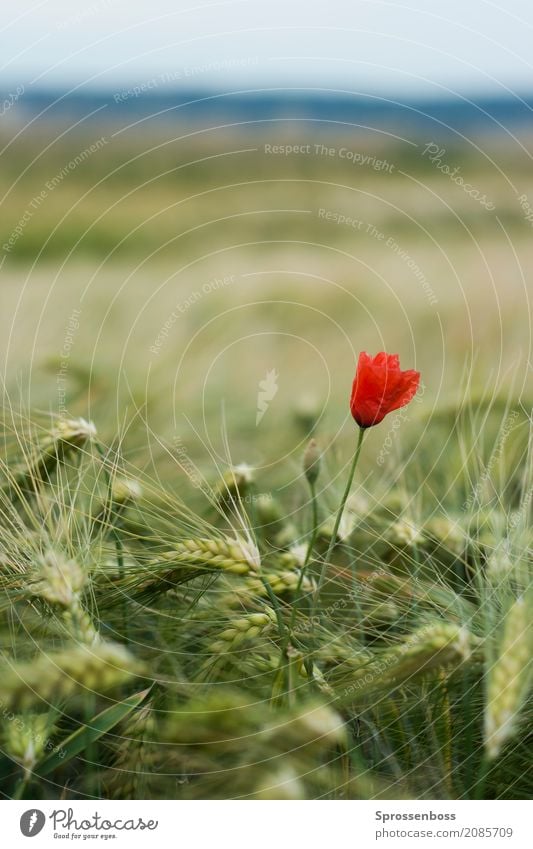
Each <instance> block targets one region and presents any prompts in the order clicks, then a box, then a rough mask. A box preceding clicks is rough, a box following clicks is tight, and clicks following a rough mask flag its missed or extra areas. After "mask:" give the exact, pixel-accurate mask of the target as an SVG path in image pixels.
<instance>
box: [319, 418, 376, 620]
mask: <svg viewBox="0 0 533 849" xmlns="http://www.w3.org/2000/svg"><path fill="white" fill-rule="evenodd" d="M364 436H365V429H364V428H362V427H361V428H359V436H358V439H357V447H356V449H355V453H354V455H353V460H352V465H351V467H350V473H349V475H348V481H347V483H346V488H345V490H344V494H343V496H342V499H341V503H340V504H339V509H338V511H337V516H336V518H335V524H334V526H333V533H332V534H331V539H330V541H329V545H328V550H327V552H326V556H325V558H324V563H323V564H322V569H321V571H320V575H319V578H318V584H317V588H316V591H315V596H314V600H313V616H314V615H315V613H316V609H317V607H318V603H319V601H320V593H321V591H322V587H323V585H324V581H325V580H326V572H327V570H328V566H329V561H330V558H331V554H332V552H333V549H334V548H335V544H336V542H337V533H338V531H339V527H340V523H341V519H342V516H343V513H344V508H345V507H346V502H347V500H348V496H349V494H350V490H351V488H352V483H353V479H354V475H355V470H356V469H357V464H358V462H359V455H360V454H361V447H362V445H363V439H364Z"/></svg>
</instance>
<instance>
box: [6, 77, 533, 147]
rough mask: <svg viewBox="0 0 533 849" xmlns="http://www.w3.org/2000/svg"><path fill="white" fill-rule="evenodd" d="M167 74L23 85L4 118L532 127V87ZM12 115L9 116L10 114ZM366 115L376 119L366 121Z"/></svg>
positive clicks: (416, 127)
mask: <svg viewBox="0 0 533 849" xmlns="http://www.w3.org/2000/svg"><path fill="white" fill-rule="evenodd" d="M164 77H165V75H164V74H162V75H160V76H159V77H154V78H153V79H151V80H148V81H145V82H144V83H140V84H138V85H132V86H131V87H129V88H126V87H120V88H118V89H112V88H109V89H105V90H104V89H93V90H84V91H72V90H68V89H66V88H59V87H54V88H52V87H50V88H45V87H42V88H32V89H26V88H25V87H24V86H23V85H20V86H18V87H17V88H16V89H14V90H13V89H12V90H11V91H10V90H9V89H4V90H3V93H0V107H1V108H0V112H1V114H2V116H3V118H4V121H5V123H8V122H9V120H10V121H11V122H16V123H21V120H22V121H24V120H26V118H27V117H28V116H32V117H36V116H38V117H43V118H44V119H48V120H50V119H52V120H53V119H54V118H62V119H64V118H65V117H66V116H69V115H72V116H84V117H85V118H86V120H90V119H94V120H98V121H107V120H109V121H112V122H113V123H116V122H117V121H118V122H120V121H121V117H123V118H124V119H125V120H131V118H132V117H135V118H138V119H144V120H151V121H159V122H161V121H165V120H166V121H180V122H183V123H196V122H198V121H201V120H203V119H205V118H217V119H223V120H234V121H239V122H243V123H244V124H249V125H253V124H254V123H259V124H260V123H262V122H263V121H275V120H280V121H286V122H287V124H290V123H291V121H292V122H302V123H306V122H310V123H313V122H323V124H324V129H327V126H328V124H333V125H338V124H341V125H342V124H344V125H348V126H350V125H351V126H352V127H353V128H355V129H357V128H358V127H359V129H361V130H372V129H374V127H383V126H402V125H406V124H407V125H408V126H409V128H410V129H411V130H413V129H414V130H418V131H423V130H428V129H429V128H433V129H435V128H436V127H438V130H439V132H452V133H458V132H459V133H460V132H462V131H463V130H476V131H478V132H486V131H490V132H496V133H498V132H505V131H506V130H508V129H510V128H513V127H517V126H521V127H523V126H524V125H526V127H527V125H531V126H532V127H533V87H532V90H531V93H529V94H527V95H524V96H522V95H518V94H516V93H512V94H508V95H500V94H498V95H496V94H495V95H473V96H472V97H468V96H466V95H464V94H457V95H452V96H439V97H434V98H428V97H427V96H426V97H419V96H416V95H414V96H408V97H401V98H399V97H398V96H397V95H395V96H391V97H386V96H385V95H383V94H370V93H361V92H354V93H351V92H349V91H347V90H342V89H332V88H317V87H311V86H309V87H302V86H290V87H280V86H269V87H263V88H253V89H249V90H246V89H235V90H217V89H214V88H211V89H210V88H200V87H197V88H194V87H191V88H184V87H179V88H177V87H174V88H173V89H172V90H169V89H168V81H167V89H166V90H164V91H163V90H159V87H163V86H164V85H165V80H164V79H163V78H164ZM6 118H7V119H8V121H6V120H5V119H6ZM366 121H371V122H373V125H372V126H365V122H366Z"/></svg>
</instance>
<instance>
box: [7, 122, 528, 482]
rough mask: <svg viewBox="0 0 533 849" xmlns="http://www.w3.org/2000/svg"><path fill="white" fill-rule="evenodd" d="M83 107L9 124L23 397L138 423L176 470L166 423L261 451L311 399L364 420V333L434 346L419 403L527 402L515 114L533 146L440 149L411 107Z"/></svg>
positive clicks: (327, 412)
mask: <svg viewBox="0 0 533 849" xmlns="http://www.w3.org/2000/svg"><path fill="white" fill-rule="evenodd" d="M70 123H72V121H70V122H69V121H67V122H64V123H63V124H61V123H59V124H58V123H52V124H50V125H49V124H46V123H43V122H41V121H39V122H37V127H36V129H35V130H32V132H28V131H24V130H22V129H21V131H20V133H18V134H17V132H16V131H17V129H18V128H17V127H14V128H13V130H12V131H10V132H9V133H8V132H7V127H6V129H5V130H4V132H3V134H2V138H1V142H2V149H3V152H2V156H1V160H0V161H1V164H2V168H1V171H0V180H1V186H0V190H1V198H2V202H1V210H2V217H1V220H0V227H1V234H0V245H3V246H4V248H3V250H2V259H3V265H2V268H1V271H0V276H1V298H2V311H1V316H0V321H1V323H2V333H1V335H0V340H1V341H0V345H1V349H2V359H3V362H4V363H5V382H6V388H7V390H8V392H9V396H10V397H11V399H12V401H13V402H14V403H15V404H17V403H18V401H20V400H22V401H23V403H24V404H25V405H26V406H27V407H30V406H31V407H34V408H39V409H41V410H43V411H49V412H50V413H52V414H57V413H60V412H62V411H64V410H63V407H66V408H67V409H68V411H69V413H71V414H80V415H81V414H82V415H85V416H89V417H91V418H92V419H94V421H95V422H96V423H97V426H98V428H99V430H100V432H101V433H102V436H103V437H104V438H106V436H107V437H108V438H111V437H112V436H113V435H114V434H115V432H116V431H117V430H120V431H124V429H125V428H128V433H127V437H126V442H125V445H126V447H127V449H128V450H130V451H133V452H134V454H135V456H136V457H137V460H138V461H140V462H149V461H151V460H155V461H156V462H157V464H158V467H159V473H160V474H162V475H163V476H164V477H165V478H169V479H171V480H172V481H173V482H174V483H176V484H177V485H178V486H181V483H184V484H186V481H181V480H180V477H181V476H183V472H182V471H180V469H179V468H177V467H176V465H175V463H173V462H172V457H171V456H170V455H171V454H172V450H173V448H172V446H173V444H175V443H176V441H180V444H181V442H183V444H184V445H185V447H186V451H187V453H188V454H189V455H190V456H191V457H193V458H194V461H195V462H197V463H198V464H199V466H200V468H205V469H206V470H207V469H209V468H210V466H211V463H212V461H211V458H210V456H209V454H210V452H211V453H213V454H214V455H216V456H218V457H219V458H221V461H222V460H225V459H227V458H225V457H223V456H222V455H223V454H224V451H223V449H222V440H221V432H222V427H223V422H225V426H226V427H227V431H228V434H229V444H230V449H231V454H232V458H233V460H234V461H235V462H240V461H247V462H250V463H252V464H254V465H258V466H260V467H261V466H264V467H266V468H268V469H269V470H272V469H274V470H275V469H276V467H278V466H279V464H280V463H282V464H284V463H286V458H287V455H289V457H290V458H291V459H294V457H295V456H299V451H300V449H301V445H302V438H304V437H305V436H307V435H308V432H306V425H305V421H306V415H307V413H308V412H309V410H311V411H312V417H311V418H316V416H317V415H318V416H319V417H320V427H321V429H323V430H324V431H325V432H326V433H327V434H328V436H333V435H334V434H335V433H336V432H337V431H338V430H339V429H341V428H345V431H346V434H347V436H348V438H349V437H350V434H351V432H352V430H351V424H350V423H348V421H347V418H348V413H347V404H346V399H347V394H348V391H349V385H350V381H351V378H352V373H353V367H354V362H355V357H356V353H357V352H358V351H359V350H363V349H367V350H369V351H371V352H372V351H377V350H381V349H384V350H388V351H398V352H399V353H400V356H401V360H402V363H405V365H406V367H416V368H418V369H420V370H421V372H422V375H423V380H424V386H425V389H424V394H423V397H422V398H421V399H420V401H421V403H420V404H419V405H418V406H417V408H416V410H414V411H413V412H412V413H410V416H415V417H417V418H418V419H419V421H420V423H423V422H427V421H428V420H430V419H431V417H432V415H434V414H435V411H438V410H439V409H442V408H446V409H448V408H449V407H450V406H451V407H452V408H453V407H454V406H456V405H458V406H461V405H462V404H463V403H464V402H465V400H466V399H472V398H474V399H476V398H478V397H481V396H486V397H489V398H493V397H501V398H503V397H509V396H510V395H512V396H513V398H514V399H516V400H517V401H519V402H522V403H523V404H524V406H525V407H527V406H528V401H529V399H530V397H531V393H530V378H529V372H530V360H529V357H530V332H531V327H530V302H529V298H530V290H531V277H532V271H533V239H532V230H531V224H530V223H529V222H528V221H527V220H526V213H525V212H524V210H523V209H522V208H521V205H520V202H519V199H518V196H519V195H522V194H523V195H526V196H530V197H533V177H532V176H531V167H530V159H529V156H528V155H527V148H526V145H527V142H528V140H527V137H526V136H525V135H524V134H523V138H522V140H521V144H522V147H517V143H516V142H515V143H512V142H511V141H509V140H506V137H505V135H504V134H500V135H499V136H497V135H494V136H493V137H492V138H491V137H484V138H483V139H481V140H479V139H478V140H470V141H469V142H468V143H464V144H462V145H458V144H457V141H456V140H454V139H453V138H451V139H450V138H449V137H444V138H443V139H442V140H441V142H442V143H440V142H439V144H435V143H434V142H433V144H435V148H437V149H440V151H441V152H440V153H439V155H438V157H435V161H431V159H430V156H431V155H432V152H433V151H434V150H435V148H432V149H430V150H429V151H427V152H425V151H426V148H427V145H428V144H429V142H428V139H427V138H424V137H423V136H420V134H417V133H416V132H412V133H409V132H408V131H406V132H404V133H403V135H401V136H398V137H397V138H396V139H395V140H394V141H393V142H391V141H390V140H389V141H387V140H386V139H387V136H388V135H390V134H385V133H383V132H381V131H379V132H378V131H376V132H371V131H362V130H357V129H354V130H353V131H350V132H347V131H343V132H342V133H339V132H338V131H337V130H334V129H331V127H330V128H329V129H327V128H326V129H325V128H324V126H320V127H319V128H316V127H315V126H314V125H313V124H312V123H309V124H305V123H304V124H303V125H302V124H301V123H298V122H291V121H290V120H286V121H285V120H278V121H265V122H264V123H263V124H262V125H261V127H260V128H254V130H253V131H252V130H250V129H243V130H241V131H239V130H237V129H235V128H234V129H232V130H223V129H222V130H216V129H205V128H202V127H201V126H200V127H199V126H195V125H191V126H185V125H183V124H180V123H179V122H178V123H176V124H172V123H170V122H168V123H162V124H158V123H157V122H156V124H155V125H154V124H152V125H150V126H148V127H147V126H146V122H144V123H141V125H140V126H136V124H135V122H132V123H133V126H131V127H128V125H126V126H125V127H124V126H118V125H115V124H113V123H112V122H108V123H105V122H103V121H102V122H100V123H99V122H97V121H96V120H95V119H93V120H92V121H91V122H89V124H88V126H87V127H86V129H85V130H84V132H83V133H82V132H80V130H79V129H72V130H71V129H69V124H70ZM99 140H100V141H99ZM95 144H96V148H94V145H95ZM91 145H92V146H93V151H94V152H91ZM276 145H278V146H279V145H282V146H283V145H284V146H285V148H276ZM287 146H292V148H293V149H292V150H291V152H289V153H287ZM298 146H299V147H298ZM274 150H279V151H281V152H277V153H274V152H271V151H274ZM88 151H89V152H88ZM326 151H327V152H326ZM352 153H353V154H354V155H355V160H356V162H355V163H354V162H353V160H350V159H348V156H350V155H351V154H352ZM433 155H434V154H433ZM77 157H78V159H76V158H77ZM438 165H440V166H441V168H440V169H439V167H438ZM442 166H446V167H448V168H449V169H450V170H452V171H453V169H458V170H457V173H459V174H460V175H461V176H462V177H463V179H464V180H465V181H466V182H468V184H469V187H470V188H472V191H473V193H474V194H475V196H474V197H472V196H470V195H469V194H467V192H466V191H465V189H464V188H463V187H461V186H460V185H458V184H457V183H456V182H454V181H453V180H452V179H451V177H450V176H449V174H446V173H443V167H442ZM480 198H484V203H482V202H481V201H480ZM487 206H488V207H489V208H487ZM492 207H494V209H492ZM342 216H344V219H347V220H343V219H342ZM24 218H26V220H25V221H24ZM17 225H19V230H20V232H19V233H18V234H16V232H15V231H16V228H17ZM14 232H15V238H14V241H13V233H14ZM10 238H11V239H12V243H11V244H9V239H10ZM6 244H7V246H8V250H6V249H5V248H6ZM272 371H274V372H275V373H276V375H277V377H276V391H275V397H273V398H272V400H271V402H270V403H269V407H268V410H267V412H266V413H265V415H264V416H263V418H262V419H261V422H260V424H259V426H257V427H256V412H257V402H258V392H259V383H260V382H261V381H262V380H264V378H265V376H266V375H267V373H269V372H272ZM409 430H412V428H411V427H410V428H409ZM416 430H417V431H418V434H419V436H420V435H421V434H422V435H423V429H422V428H420V426H417V428H416ZM383 436H384V434H381V436H380V435H379V434H377V432H376V451H378V450H379V446H380V444H381V442H382V440H383ZM148 446H150V452H148V451H147V450H146V449H147V447H148ZM169 450H170V455H169Z"/></svg>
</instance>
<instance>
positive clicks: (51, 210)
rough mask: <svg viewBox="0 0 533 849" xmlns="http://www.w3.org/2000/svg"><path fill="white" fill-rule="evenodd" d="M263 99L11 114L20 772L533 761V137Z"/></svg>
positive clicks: (487, 785) (11, 584)
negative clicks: (404, 394) (380, 384)
mask: <svg viewBox="0 0 533 849" xmlns="http://www.w3.org/2000/svg"><path fill="white" fill-rule="evenodd" d="M273 127H274V129H272V130H271V132H270V133H269V135H268V137H267V136H265V134H264V131H263V130H262V131H261V132H257V133H255V134H254V133H253V132H244V131H242V132H240V133H239V132H237V131H234V132H233V131H229V130H226V131H224V132H223V131H218V132H204V133H200V132H195V131H194V128H183V127H179V128H176V127H172V126H168V127H165V126H164V125H162V127H161V129H160V131H159V132H158V133H156V132H155V131H151V132H150V133H149V132H148V130H146V128H144V129H143V127H142V126H141V127H140V128H135V127H133V128H132V129H129V130H128V129H126V130H124V129H117V128H114V127H113V126H112V125H109V126H107V125H102V126H87V127H86V128H85V129H84V131H83V133H82V131H81V129H80V128H78V129H74V130H70V131H68V132H64V133H63V129H62V128H58V127H57V126H56V125H55V124H54V125H50V126H48V127H47V126H46V124H42V126H41V128H40V129H39V130H35V131H34V132H33V133H32V134H30V135H29V138H31V141H28V134H23V135H22V136H20V137H19V138H17V137H16V134H15V131H13V133H11V134H10V133H8V132H7V129H6V128H4V130H3V134H2V136H1V138H0V142H1V148H2V154H1V159H0V163H1V165H2V168H1V170H0V183H1V185H0V196H1V198H2V200H1V201H0V211H1V217H0V231H1V232H0V262H1V263H2V265H1V267H0V293H1V304H2V309H1V312H0V321H1V330H2V332H1V333H0V347H1V351H2V363H3V370H2V391H3V405H2V408H3V413H2V432H3V440H2V454H1V479H0V486H1V489H0V522H1V536H0V640H1V650H0V653H1V663H2V673H1V676H0V711H1V744H0V791H1V793H2V794H3V796H4V797H5V798H13V797H14V798H19V799H22V798H28V799H39V798H42V799H65V798H70V799H81V798H93V797H96V798H116V799H143V798H153V799H167V798H169V799H191V798H192V799H227V798H231V799H237V798H238V799H243V798H245V799H338V800H343V799H376V798H379V799H465V798H468V799H474V798H489V799H492V798H508V799H522V798H531V795H532V794H533V776H532V773H531V770H530V753H531V745H532V742H533V735H532V725H531V719H532V711H531V701H530V689H531V687H530V685H531V679H532V671H531V669H532V667H531V650H532V647H533V645H532V641H533V633H532V631H533V628H532V624H531V623H532V619H533V593H532V588H531V579H532V570H531V549H530V546H531V525H530V518H531V500H532V492H533V489H532V487H533V469H532V448H533V446H532V442H531V401H532V398H533V388H532V385H531V321H530V303H529V300H528V298H529V297H530V296H531V280H532V279H533V239H532V235H531V224H530V222H528V221H527V219H526V215H525V212H524V207H523V205H521V203H520V202H519V199H518V196H517V194H518V195H521V194H522V193H524V194H525V195H528V194H529V196H530V197H531V198H533V175H532V174H531V169H530V168H529V170H528V167H527V162H526V161H525V160H524V162H523V161H522V159H521V158H520V156H517V155H516V151H515V149H514V148H512V147H511V146H510V144H507V143H504V142H502V141H501V139H497V138H495V139H493V140H490V139H488V140H485V142H484V147H483V151H484V152H483V153H481V151H480V150H479V148H478V149H477V150H476V148H475V146H474V145H473V144H471V145H469V146H468V147H467V146H466V145H465V146H464V147H458V146H453V145H451V144H449V145H446V144H445V143H443V145H442V147H446V148H447V149H446V150H445V153H443V154H442V156H441V160H442V162H441V163H440V164H442V163H448V164H449V166H450V168H452V169H453V168H460V172H461V173H462V174H463V175H464V177H465V180H466V179H468V184H469V186H471V187H474V189H475V192H473V193H471V194H469V193H467V192H466V191H465V190H464V188H463V187H461V186H460V185H459V184H458V183H457V182H455V181H453V180H452V179H450V176H449V174H447V173H445V172H444V171H443V170H442V169H441V168H439V167H438V165H439V162H438V161H437V160H436V159H435V161H432V160H431V158H430V156H429V155H428V153H424V150H425V147H426V144H425V140H424V141H420V142H419V143H414V142H413V143H406V142H405V141H404V142H402V141H395V142H392V141H391V142H387V143H386V144H385V143H384V142H383V140H380V139H379V138H378V139H377V140H376V136H375V135H371V134H370V133H369V134H368V135H365V134H364V133H361V134H359V135H357V136H356V137H349V136H340V135H339V136H338V137H337V136H335V135H331V134H330V135H320V134H316V133H315V130H314V129H313V128H311V129H309V130H307V131H306V130H305V129H303V128H302V127H300V128H299V129H298V131H297V132H296V131H295V132H289V131H288V130H287V129H286V128H285V129H284V130H283V131H282V129H281V125H280V127H279V128H278V129H276V128H275V125H273ZM178 130H179V132H178ZM265 145H266V147H265ZM315 145H317V148H315ZM322 145H325V146H326V147H327V148H328V150H332V151H333V153H329V152H328V153H324V152H323V151H322V148H321V146H322ZM277 146H278V147H277ZM287 146H288V147H289V149H287ZM307 148H308V149H307ZM342 151H351V152H352V153H354V152H356V153H357V157H355V159H354V157H352V158H351V159H350V158H347V156H346V154H345V153H342ZM365 157H366V159H365ZM372 158H373V159H372ZM517 187H518V188H519V191H518V193H517ZM481 196H484V197H485V198H486V200H487V203H488V202H489V201H490V204H489V206H490V208H488V207H487V203H485V204H484V203H481V202H480V199H479V198H480V197H481ZM363 350H366V351H369V352H371V353H376V352H377V351H388V352H392V353H398V354H399V355H400V359H401V363H402V367H403V368H405V369H411V368H416V369H418V370H419V371H420V372H421V375H422V382H421V387H420V389H419V392H418V394H417V396H416V398H415V399H414V401H413V402H412V403H411V404H410V405H409V406H408V407H406V408H404V409H402V410H400V411H398V412H397V413H391V414H390V415H389V416H388V417H387V418H386V419H385V420H384V422H383V423H382V424H380V425H379V426H377V427H374V428H372V429H371V430H370V431H369V432H368V435H367V437H366V439H365V443H364V446H363V451H362V454H361V462H360V465H359V467H358V470H357V474H356V478H355V481H354V484H353V487H352V491H351V494H350V497H349V499H348V503H347V509H346V511H345V514H344V516H343V520H342V522H341V526H340V528H339V530H338V533H337V535H336V537H335V539H333V540H332V534H333V532H334V516H335V512H336V510H337V507H338V504H339V500H340V498H341V495H342V491H343V488H344V486H345V482H346V479H347V475H348V467H349V464H350V461H351V458H352V455H353V452H354V449H355V443H356V439H357V428H356V426H355V425H354V422H353V420H352V419H351V416H350V412H349V404H348V401H349V393H350V388H351V382H352V379H353V376H354V371H355V364H356V360H357V356H358V354H359V352H360V351H363ZM311 439H314V440H316V445H317V449H316V450H317V451H318V454H319V456H320V470H319V476H318V479H317V482H316V499H314V498H313V497H312V495H313V493H312V491H311V489H310V487H309V483H308V480H307V479H306V476H305V474H304V471H303V457H304V454H305V452H306V449H307V446H308V445H309V442H310V440H311ZM312 536H314V537H315V538H316V542H315V545H314V547H313V549H312V553H311V556H310V557H309V558H307V554H308V550H309V543H310V539H311V537H312ZM331 546H332V554H331V556H330V557H329V558H326V554H327V551H328V549H329V548H331ZM306 560H308V562H306ZM321 574H323V575H324V577H325V579H324V581H323V582H321V580H320V576H321Z"/></svg>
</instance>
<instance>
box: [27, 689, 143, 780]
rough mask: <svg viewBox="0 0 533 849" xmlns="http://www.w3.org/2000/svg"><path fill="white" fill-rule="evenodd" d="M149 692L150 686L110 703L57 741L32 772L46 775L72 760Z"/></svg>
mask: <svg viewBox="0 0 533 849" xmlns="http://www.w3.org/2000/svg"><path fill="white" fill-rule="evenodd" d="M149 692H150V688H148V689H147V690H142V692H140V693H136V694H135V695H134V696H130V697H129V698H128V699H126V700H125V701H123V702H119V703H118V704H116V705H112V707H110V708H107V709H106V710H104V711H102V713H99V714H97V716H95V717H94V719H92V720H90V722H89V723H88V724H85V725H83V726H82V727H81V728H78V730H77V731H74V733H73V734H71V735H70V736H69V737H67V738H66V740H63V742H62V743H59V744H58V745H57V746H56V751H54V752H52V753H51V754H50V755H48V756H47V757H46V758H44V759H43V760H42V761H40V762H39V763H38V764H37V765H36V767H35V769H34V770H33V774H34V775H37V776H43V775H48V773H50V772H52V771H53V770H54V769H56V768H57V767H58V766H62V765H63V764H66V763H67V762H68V761H70V760H72V758H74V757H76V755H79V753H80V752H83V750H84V749H86V748H87V746H90V745H91V743H94V741H95V740H98V739H99V738H100V737H101V736H102V735H103V734H107V732H108V731H110V730H111V729H112V728H114V726H115V725H117V724H118V723H119V722H120V721H121V720H122V719H124V718H125V717H126V716H128V714H129V713H131V712H132V710H135V708H136V707H138V706H139V705H140V704H141V702H143V701H144V699H145V698H146V696H147V694H148V693H149Z"/></svg>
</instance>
